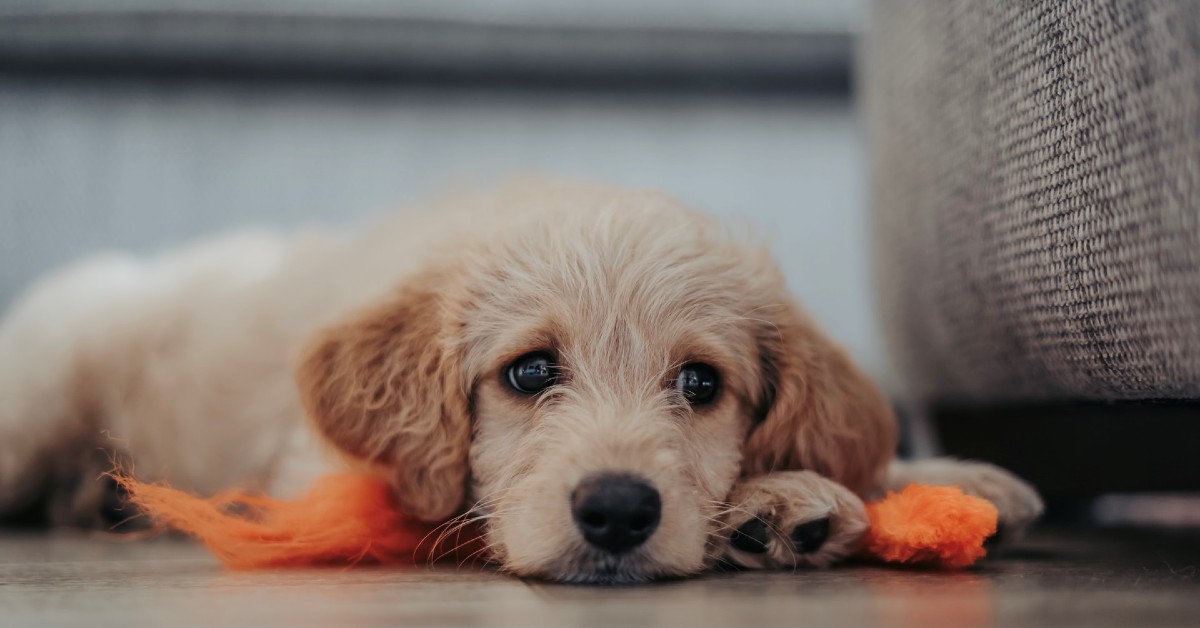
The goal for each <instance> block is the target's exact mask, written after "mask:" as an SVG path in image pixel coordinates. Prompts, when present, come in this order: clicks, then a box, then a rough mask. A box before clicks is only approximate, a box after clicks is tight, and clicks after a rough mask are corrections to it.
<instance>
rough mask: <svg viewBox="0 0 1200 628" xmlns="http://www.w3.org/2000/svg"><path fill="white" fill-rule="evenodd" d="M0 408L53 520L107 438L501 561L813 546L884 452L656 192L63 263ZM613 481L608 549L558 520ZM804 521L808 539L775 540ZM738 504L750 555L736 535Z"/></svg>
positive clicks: (78, 492)
mask: <svg viewBox="0 0 1200 628" xmlns="http://www.w3.org/2000/svg"><path fill="white" fill-rule="evenodd" d="M531 353H534V354H540V355H546V356H548V359H550V360H552V361H553V372H554V373H555V378H554V380H553V381H552V382H551V384H552V385H549V386H548V387H546V388H545V389H544V390H541V391H539V392H538V393H537V394H523V393H521V392H519V391H517V390H514V388H513V386H512V385H511V383H510V382H511V380H510V379H509V377H508V375H507V373H508V369H509V368H510V366H509V365H511V364H513V363H514V360H517V359H518V358H520V356H522V355H529V354H531ZM697 363H699V364H704V365H708V366H710V367H711V368H712V369H713V370H714V371H715V372H716V373H718V374H719V378H720V379H719V386H718V388H717V390H718V393H717V394H716V396H715V398H714V399H713V400H712V401H711V402H706V403H703V404H693V403H690V402H689V401H688V399H687V398H686V397H685V396H683V395H682V393H680V391H679V389H677V386H676V385H675V382H676V380H677V379H678V378H679V377H680V373H681V369H682V368H683V367H684V366H685V365H689V364H697ZM0 399H4V400H5V403H4V404H3V405H2V406H0V515H3V514H5V513H7V512H11V511H13V510H16V509H19V508H20V507H22V506H24V505H26V504H28V503H29V502H31V501H32V500H34V499H35V498H36V497H37V492H38V491H47V490H48V491H49V492H50V493H51V494H52V495H53V496H54V497H53V498H52V499H51V514H52V518H53V519H54V520H55V521H56V522H57V523H60V524H76V525H95V524H96V523H97V517H98V514H97V513H98V509H99V505H100V503H99V502H100V500H101V499H102V498H103V494H102V492H101V491H98V490H97V489H96V488H95V486H96V483H95V482H94V481H93V479H94V477H95V476H96V474H97V473H98V472H100V471H102V470H103V469H104V468H106V465H107V464H108V457H107V456H108V455H109V454H112V453H115V454H116V455H117V456H118V457H120V458H121V459H123V460H126V461H128V464H131V465H132V468H133V469H134V470H135V471H136V473H137V474H138V475H139V476H140V477H142V478H144V479H149V480H164V481H168V482H170V483H171V484H173V485H175V486H177V487H180V488H184V489H187V490H191V491H195V492H199V493H212V492H215V491H218V490H220V489H223V488H227V487H229V486H235V485H236V486H246V487H250V488H259V489H262V490H266V491H268V492H271V493H273V494H276V495H281V496H287V495H289V494H292V493H294V492H295V491H296V490H298V489H300V488H303V487H304V486H306V485H307V484H308V483H309V482H310V481H311V479H312V478H313V477H314V476H316V475H318V474H321V473H324V472H327V471H329V470H332V469H336V468H342V467H345V466H348V465H349V466H356V467H359V468H363V469H369V470H372V471H373V472H376V473H379V474H381V475H383V476H385V477H387V478H389V479H390V480H391V481H392V483H393V485H394V486H395V487H396V490H397V494H398V496H399V497H400V499H401V502H402V504H403V505H404V506H405V508H406V509H407V510H408V511H409V512H410V513H411V514H413V515H414V516H417V517H420V518H424V519H428V520H441V519H445V518H446V517H449V516H452V515H455V514H459V513H461V514H462V515H463V517H462V519H461V520H462V521H466V520H467V519H468V518H471V519H476V520H479V521H482V522H484V523H485V524H486V531H487V539H486V540H487V546H488V549H489V553H490V556H491V557H493V558H494V559H495V560H497V561H498V562H499V563H500V564H501V565H502V566H503V567H505V568H507V569H509V570H511V571H514V572H516V573H520V574H524V575H536V576H545V577H550V578H555V579H561V580H580V581H619V582H627V581H636V580H643V579H647V578H654V577H661V576H677V575H686V574H691V573H696V572H698V571H700V570H702V569H704V568H705V567H707V566H709V565H711V564H712V563H713V562H714V561H715V560H717V559H719V558H722V557H724V558H726V559H729V560H732V561H734V562H739V563H741V564H744V565H747V566H752V567H792V566H795V565H797V564H813V565H826V564H829V563H830V562H833V561H835V560H837V559H838V558H840V557H842V556H845V555H846V554H847V553H849V552H851V551H852V550H853V548H854V544H855V537H856V535H857V534H859V533H861V530H862V528H863V526H864V525H865V515H864V514H863V511H862V508H861V502H860V501H859V500H860V499H861V498H863V497H867V496H869V495H874V494H877V493H878V492H879V491H881V490H882V489H883V488H885V487H886V486H887V485H888V479H887V476H888V465H889V462H890V461H891V458H892V452H893V449H894V445H895V425H894V420H893V418H892V415H891V413H890V411H889V409H888V406H887V404H886V403H885V402H884V400H883V398H882V396H881V395H880V394H879V392H878V391H877V390H876V389H875V388H874V387H873V386H872V385H871V383H870V382H869V381H868V380H867V378H866V377H865V376H863V375H862V373H861V372H859V371H858V370H857V369H856V368H855V367H854V365H853V364H852V363H851V361H850V360H849V359H848V358H847V357H846V356H845V354H844V353H843V352H842V351H841V350H840V349H838V348H837V347H836V346H835V345H834V344H833V343H831V342H830V341H829V340H828V339H827V338H826V337H825V336H824V335H823V334H822V333H821V332H820V330H818V329H817V328H816V327H815V326H814V325H813V323H812V322H811V321H810V320H809V319H808V317H807V316H806V315H805V314H804V313H803V312H802V311H801V310H800V309H799V308H798V307H797V306H796V305H795V304H794V303H793V302H792V300H791V298H790V297H789V296H788V294H787V292H786V289H785V287H784V282H783V278H782V276H781V275H780V273H779V272H778V269H777V268H776V267H775V265H774V264H773V263H772V261H771V259H770V257H769V255H768V254H767V253H766V251H765V250H764V249H763V248H762V247H761V246H757V245H754V244H752V243H751V244H748V243H745V242H741V241H737V240H734V239H730V238H729V237H727V236H726V235H725V234H724V233H723V232H722V231H721V230H720V229H719V228H718V227H717V226H716V225H715V224H713V223H712V221H710V220H708V219H707V218H705V217H703V216H701V215H699V214H696V213H694V212H692V211H690V210H687V209H686V208H684V207H682V206H680V205H679V204H678V203H676V202H674V201H672V200H671V199H669V198H666V197H664V196H662V195H659V194H656V193H650V192H633V191H621V190H609V189H604V188H596V187H590V186H581V185H566V184H552V183H545V182H538V183H535V184H521V185H514V186H510V187H508V188H505V189H503V190H501V191H500V192H497V193H492V194H487V195H480V196H458V197H452V198H449V199H447V200H445V201H443V202H441V203H439V204H436V205H434V206H432V207H430V208H429V210H428V211H425V212H420V213H409V214H405V215H403V216H401V217H398V218H395V219H393V220H390V221H387V222H383V223H379V224H376V225H373V226H372V227H370V228H368V229H366V230H364V231H362V232H361V233H359V234H357V235H353V236H346V237H340V236H335V235H329V234H323V233H307V234H299V235H296V236H292V237H287V238H285V237H279V236H271V235H242V236H236V237H233V238H227V239H220V240H214V241H210V242H207V243H202V244H199V245H196V246H194V247H191V248H189V249H186V250H183V251H179V252H177V253H174V254H172V255H170V256H168V257H165V258H162V259H159V260H154V261H150V262H142V261H137V260H134V259H132V258H128V257H121V256H109V257H104V258H99V259H96V260H93V261H91V262H87V263H84V264H82V265H79V266H76V267H74V268H71V269H68V270H66V271H63V272H61V273H59V274H57V275H55V276H52V277H50V278H48V279H46V280H45V281H44V282H42V283H41V284H39V285H38V286H35V287H34V289H33V290H32V291H31V293H30V294H29V295H28V296H27V297H26V298H25V299H23V300H22V301H21V302H20V303H18V305H17V306H16V307H15V308H14V309H13V311H12V312H10V313H9V315H8V316H7V317H6V319H5V320H4V322H3V324H0ZM305 418H307V420H305ZM99 452H105V453H104V454H100V453H99ZM963 468H964V467H960V466H955V465H953V464H951V465H950V466H949V467H947V468H946V469H949V471H947V473H942V471H945V470H946V469H942V470H939V469H934V468H930V469H929V470H928V473H926V475H930V474H933V475H942V476H947V477H948V476H953V475H954V473H955V472H958V473H959V475H958V476H955V478H954V479H952V480H951V481H956V482H957V481H959V480H960V479H961V478H962V473H963V472H962V469H963ZM800 469H804V470H805V471H804V472H803V473H791V472H790V471H793V470H800ZM902 470H903V467H899V466H896V467H893V473H894V474H896V475H897V477H900V476H902V475H903V473H901V471H902ZM612 474H618V475H619V476H620V477H628V478H633V479H634V480H636V482H637V483H639V484H640V485H644V486H645V487H646V488H645V490H647V491H651V492H653V494H654V495H655V499H656V500H657V501H656V502H655V503H656V510H655V519H654V525H655V528H654V529H653V530H652V532H653V533H652V534H650V535H649V536H648V538H647V539H646V540H644V542H641V541H639V544H638V545H637V546H636V547H634V548H633V549H626V548H622V549H621V550H620V551H619V552H618V551H614V550H612V548H604V547H601V546H600V545H597V543H596V541H595V540H594V539H593V540H585V536H586V535H583V534H581V532H580V530H582V527H580V526H582V524H581V523H579V521H580V520H579V512H578V509H577V508H578V504H577V502H578V501H579V500H578V499H577V498H578V491H579V490H580V487H581V486H583V485H584V484H585V483H586V481H587V480H589V479H594V478H596V477H607V476H611V475H612ZM968 475H969V473H968ZM966 479H970V478H966ZM965 483H966V484H968V485H969V484H970V482H965ZM980 486H982V487H985V488H987V489H988V490H989V491H991V492H993V493H997V494H998V495H999V498H1000V499H1001V500H1004V499H1010V498H1011V499H1014V500H1016V501H1018V502H1021V503H1020V506H1021V507H1022V508H1026V510H1023V511H1021V515H1020V518H1021V520H1022V521H1027V519H1028V518H1029V515H1028V513H1029V512H1030V509H1029V508H1027V507H1028V506H1029V505H1030V501H1031V500H1032V501H1033V502H1034V503H1035V504H1036V505H1037V507H1038V508H1040V502H1036V494H1035V493H1031V492H1030V493H1029V494H1030V495H1032V498H1030V497H1029V496H1028V495H1026V494H1025V493H1023V492H1022V491H1024V490H1026V489H1025V488H1024V485H1023V484H1021V483H1020V482H1019V481H1018V480H1016V479H1015V478H1011V476H1005V477H1004V478H1001V481H1000V482H999V483H998V484H997V483H996V482H992V481H989V482H986V483H981V484H980ZM985 496H986V495H985ZM992 497H993V498H994V497H995V496H994V495H993V496H992ZM659 503H660V505H657V504H659ZM573 504H574V505H573ZM573 508H575V511H573V510H572V509H573ZM1012 510H1014V511H1015V510H1019V509H1018V508H1016V507H1015V506H1014V508H1013V509H1012ZM1032 510H1033V511H1036V510H1037V508H1034V509H1032ZM818 511H821V512H818ZM822 513H823V514H824V517H826V518H832V519H833V523H832V524H831V525H830V526H828V529H829V531H830V532H829V534H830V535H831V536H830V538H829V539H828V540H826V539H821V541H822V543H820V544H818V545H819V546H820V547H819V548H818V547H816V546H813V545H812V543H811V539H809V541H810V542H808V543H807V545H805V546H804V547H803V548H802V547H801V546H799V545H797V546H794V547H783V546H782V545H781V544H786V543H788V542H789V541H787V539H788V538H789V536H788V530H790V529H791V528H792V527H793V526H799V525H801V524H804V523H808V522H811V520H812V519H813V518H821V517H820V515H821V514H822ZM752 517H754V518H762V519H764V520H766V521H768V523H769V524H770V526H771V527H772V529H774V530H776V531H778V532H779V533H778V534H773V535H772V539H773V540H771V541H769V543H770V544H771V545H769V546H768V547H766V548H763V550H764V552H765V553H762V554H759V553H758V552H757V549H758V548H752V549H755V550H756V551H752V552H750V553H747V552H745V551H740V550H737V551H731V550H728V548H727V546H728V542H729V537H730V533H731V532H732V530H733V529H735V528H738V526H739V525H741V524H742V523H743V522H745V521H746V520H747V519H749V518H752ZM1018 523H1019V522H1018ZM797 529H799V528H797ZM814 548H815V549H814Z"/></svg>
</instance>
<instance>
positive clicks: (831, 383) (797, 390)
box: [742, 302, 896, 496]
mask: <svg viewBox="0 0 1200 628" xmlns="http://www.w3.org/2000/svg"><path fill="white" fill-rule="evenodd" d="M777 309H778V310H779V311H777V312H775V313H774V315H773V316H770V317H769V318H770V320H769V321H768V322H769V323H771V324H768V325H764V326H763V328H762V329H761V331H760V332H759V335H760V338H759V347H760V355H761V359H762V363H763V377H764V380H765V381H766V390H765V392H764V395H763V403H762V405H761V409H760V414H759V417H760V422H759V423H758V425H757V426H755V427H754V428H753V430H752V431H751V433H750V436H749V438H748V439H747V441H746V446H745V448H744V452H743V453H744V460H743V464H742V466H743V472H744V473H745V474H747V475H758V474H762V473H768V472H771V471H784V470H795V469H807V470H810V471H815V472H817V473H819V474H821V475H823V476H825V477H828V478H831V479H833V480H834V481H836V482H839V483H841V484H842V485H844V486H846V487H847V488H849V489H850V490H852V491H854V492H855V493H857V494H858V495H860V496H867V495H869V494H871V493H873V492H875V491H878V490H879V489H880V488H881V487H882V486H883V482H884V478H885V474H886V470H887V465H888V463H889V462H890V461H891V459H892V457H893V455H894V454H895V449H896V420H895V417H894V416H893V414H892V410H891V407H890V406H889V405H888V403H887V401H886V400H885V399H884V397H883V395H882V394H881V393H880V391H879V389H878V388H876V387H875V385H874V384H872V383H871V380H870V379H868V378H867V376H866V375H865V374H864V373H863V372H862V371H860V370H859V369H858V367H857V366H855V365H854V363H853V362H852V361H851V360H850V357H849V356H848V355H846V353H845V351H844V350H842V349H841V348H840V347H838V346H837V345H835V344H834V343H833V341H832V340H830V339H829V338H828V337H826V336H825V335H824V334H823V333H822V332H821V331H820V330H819V329H818V328H817V327H816V325H815V324H814V323H813V322H812V321H811V320H809V319H808V317H807V315H805V314H804V313H802V312H801V311H800V309H799V308H798V307H797V306H796V305H794V304H793V303H791V302H788V303H787V305H785V306H783V307H782V308H777Z"/></svg>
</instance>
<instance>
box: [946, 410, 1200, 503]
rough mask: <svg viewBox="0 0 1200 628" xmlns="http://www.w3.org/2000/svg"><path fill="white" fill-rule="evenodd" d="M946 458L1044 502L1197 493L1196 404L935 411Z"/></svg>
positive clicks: (1199, 426)
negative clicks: (1001, 474) (998, 474)
mask: <svg viewBox="0 0 1200 628" xmlns="http://www.w3.org/2000/svg"><path fill="white" fill-rule="evenodd" d="M932 415H933V417H934V421H935V424H936V426H937V432H938V436H939V438H940V440H941V444H942V446H943V448H944V450H945V452H946V453H947V454H948V455H952V456H956V457H961V458H971V459H978V460H986V461H989V462H994V463H996V464H999V465H1000V466H1002V467H1005V468H1007V469H1010V470H1011V471H1013V472H1014V473H1016V474H1017V475H1020V476H1022V477H1024V478H1025V479H1027V480H1029V481H1030V482H1031V483H1032V484H1033V485H1034V486H1036V487H1037V488H1038V490H1040V491H1042V493H1043V494H1045V495H1046V496H1047V497H1049V498H1078V497H1089V496H1093V495H1099V494H1102V493H1138V492H1158V491H1185V492H1186V491H1198V490H1200V456H1197V455H1196V447H1197V443H1200V401H1195V400H1180V401H1146V402H1119V403H1098V402H1086V403H1085V402H1080V403H1052V404H1051V403H1039V404H1008V405H978V406H976V405H965V404H964V405H941V406H937V407H935V408H934V410H933V413H932Z"/></svg>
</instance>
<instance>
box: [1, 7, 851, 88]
mask: <svg viewBox="0 0 1200 628" xmlns="http://www.w3.org/2000/svg"><path fill="white" fill-rule="evenodd" d="M852 48H853V39H852V36H851V35H850V34H848V33H820V32H812V33H802V32H783V31H780V32H765V31H764V32H748V31H737V30H714V29H708V30H701V29H672V28H625V27H612V26H596V27H590V26H582V25H574V26H545V25H516V24H494V23H487V24H484V23H471V22H466V21H451V20H431V19H413V18H405V17H397V16H382V17H381V16H371V17H368V16H354V15H346V16H336V15H313V14H304V13H296V14H281V13H277V12H276V13H266V12H258V13H256V12H229V11H226V12H222V11H203V12H198V11H190V12H189V11H186V10H178V9H175V10H152V9H139V10H128V11H92V12H89V11H70V12H58V13H55V12H46V13H38V12H26V13H10V14H5V13H2V12H0V72H5V73H9V74H12V73H21V74H56V75H62V74H72V75H87V76H97V75H99V76H126V77H130V76H132V77H153V78H196V77H203V78H218V79H230V80H239V79H249V80H256V81H262V80H284V81H296V80H319V81H346V80H349V81H387V82H407V83H421V84H437V85H469V86H508V87H513V86H516V87H530V88H543V89H574V90H578V89H596V90H636V91H678V90H702V91H725V92H753V93H785V94H794V93H811V92H818V93H824V94H845V93H848V91H849V89H850V84H851V80H850V75H851V56H852V55H851V52H852Z"/></svg>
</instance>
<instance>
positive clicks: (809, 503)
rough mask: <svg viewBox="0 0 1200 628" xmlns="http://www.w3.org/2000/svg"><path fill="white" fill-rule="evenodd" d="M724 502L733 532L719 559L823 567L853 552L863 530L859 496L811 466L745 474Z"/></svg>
mask: <svg viewBox="0 0 1200 628" xmlns="http://www.w3.org/2000/svg"><path fill="white" fill-rule="evenodd" d="M729 501H730V504H731V509H730V511H729V515H728V516H727V518H726V519H727V521H728V523H729V529H730V530H732V531H733V532H732V534H731V535H730V537H729V539H728V540H727V541H726V542H725V547H724V555H723V558H724V559H725V560H727V561H729V562H732V563H734V564H737V565H741V566H742V567H748V568H752V569H794V568H796V567H800V566H813V567H828V566H829V565H831V564H833V563H835V562H837V561H839V560H842V559H844V558H846V557H847V556H849V555H850V554H852V553H853V552H854V551H855V550H856V549H857V547H858V542H859V539H861V538H862V535H863V533H865V532H866V530H867V523H868V521H867V511H866V508H865V507H864V506H863V502H862V500H860V499H859V498H858V497H857V496H855V495H854V493H852V492H850V490H849V489H847V488H845V487H844V486H842V485H840V484H838V483H836V482H834V481H832V480H829V479H827V478H824V477H822V476H820V475H817V474H816V473H813V472H812V471H782V472H776V473H768V474H766V475H760V476H755V477H751V478H747V479H744V480H742V481H741V482H739V483H738V484H737V485H735V486H734V488H733V491H732V492H731V493H730V497H729Z"/></svg>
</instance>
